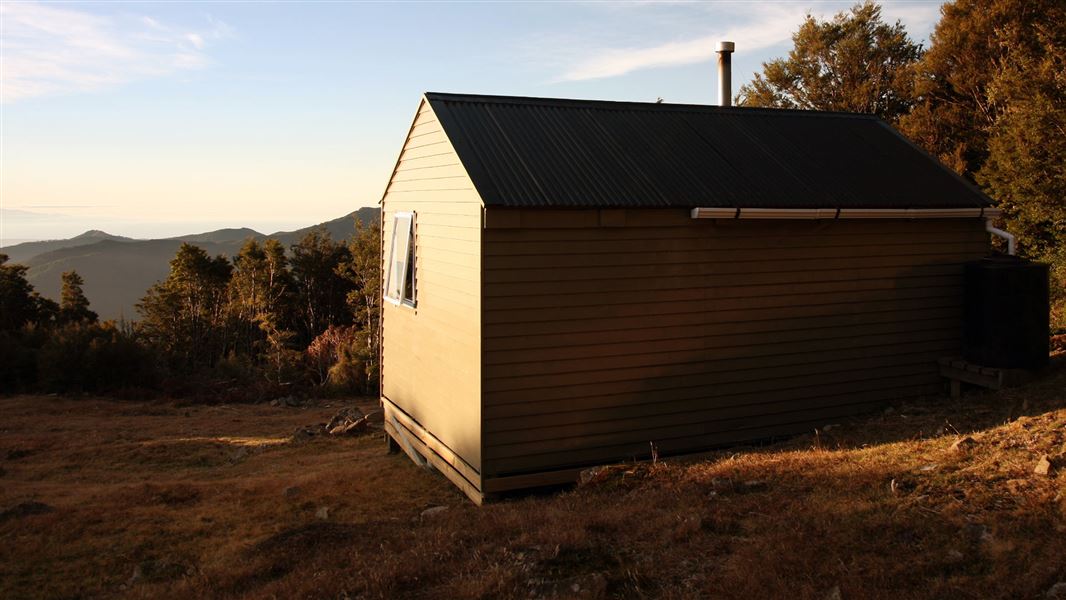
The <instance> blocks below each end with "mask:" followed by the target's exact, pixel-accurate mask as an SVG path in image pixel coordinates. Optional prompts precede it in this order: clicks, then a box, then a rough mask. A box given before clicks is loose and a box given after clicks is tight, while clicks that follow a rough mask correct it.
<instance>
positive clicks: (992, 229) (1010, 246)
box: [985, 219, 1014, 256]
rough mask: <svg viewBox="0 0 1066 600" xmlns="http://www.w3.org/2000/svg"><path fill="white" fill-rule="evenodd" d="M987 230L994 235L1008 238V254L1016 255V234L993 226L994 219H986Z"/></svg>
mask: <svg viewBox="0 0 1066 600" xmlns="http://www.w3.org/2000/svg"><path fill="white" fill-rule="evenodd" d="M985 231H987V232H988V233H991V234H992V235H994V236H997V237H1001V238H1003V239H1004V240H1007V254H1009V255H1011V256H1014V236H1013V235H1011V234H1009V233H1007V232H1006V231H1004V230H1002V229H999V228H998V227H993V226H992V219H985Z"/></svg>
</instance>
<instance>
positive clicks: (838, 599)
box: [825, 585, 844, 600]
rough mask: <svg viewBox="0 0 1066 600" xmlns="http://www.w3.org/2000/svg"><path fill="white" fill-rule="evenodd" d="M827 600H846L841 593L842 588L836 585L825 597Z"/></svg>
mask: <svg viewBox="0 0 1066 600" xmlns="http://www.w3.org/2000/svg"><path fill="white" fill-rule="evenodd" d="M825 600H844V596H843V594H841V593H840V586H839V585H834V586H833V587H832V589H830V590H829V592H828V593H827V594H826V595H825Z"/></svg>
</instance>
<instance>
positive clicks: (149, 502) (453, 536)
mask: <svg viewBox="0 0 1066 600" xmlns="http://www.w3.org/2000/svg"><path fill="white" fill-rule="evenodd" d="M1064 384H1066V369H1063V368H1056V369H1053V370H1052V372H1051V373H1049V374H1048V375H1047V376H1046V377H1044V378H1043V379H1041V380H1039V381H1036V382H1034V383H1033V384H1031V385H1029V386H1027V387H1025V388H1021V389H1015V390H1007V391H1004V392H1001V393H987V392H985V393H982V392H976V391H975V392H972V393H970V394H968V395H967V396H965V397H964V398H963V400H962V401H961V402H957V403H956V402H952V401H950V400H948V399H946V398H931V399H929V400H927V401H923V402H918V403H913V404H910V405H904V406H897V407H894V409H893V410H892V411H890V412H888V413H885V414H877V415H874V416H869V417H865V418H860V419H856V420H853V421H848V422H843V423H840V424H839V425H838V426H836V427H832V428H829V430H828V431H820V432H818V433H817V434H815V433H814V432H812V433H811V434H810V435H806V436H800V437H797V438H793V439H790V440H787V441H784V442H781V443H778V444H774V445H769V446H761V447H746V448H733V449H730V450H728V451H723V452H719V453H714V454H711V455H706V456H702V457H700V458H699V459H697V460H676V461H666V462H658V463H656V464H642V465H623V466H620V467H617V468H612V469H610V470H608V471H607V472H606V473H605V474H604V475H603V476H601V477H600V478H598V479H597V481H596V482H595V483H593V484H590V485H588V486H585V487H581V488H576V489H570V490H562V491H557V492H554V493H549V494H543V493H542V494H527V495H520V496H517V497H513V498H510V499H507V500H504V501H502V502H499V503H496V504H491V505H487V506H485V507H482V508H477V507H474V506H472V505H471V504H470V503H469V502H467V501H466V500H465V499H464V498H463V497H462V496H461V495H460V494H459V492H457V491H456V490H455V489H453V488H452V487H451V486H450V484H448V483H447V482H446V481H445V480H444V479H443V478H442V477H439V476H433V475H430V474H427V473H426V472H425V471H422V470H420V469H419V468H417V467H415V466H414V465H413V464H411V463H410V461H408V460H407V459H406V457H404V456H402V455H387V454H386V453H385V451H384V447H383V444H382V443H381V441H380V439H378V438H377V437H374V436H366V437H361V438H345V439H312V440H310V441H307V442H303V443H299V444H295V443H290V442H289V441H288V434H290V433H291V432H292V431H293V429H295V428H296V427H297V426H300V425H307V424H313V423H319V422H324V421H325V420H326V419H327V418H328V416H329V415H330V414H332V413H333V412H334V411H335V410H336V404H337V403H336V401H334V402H333V403H334V407H325V406H314V407H309V408H300V409H292V408H274V407H265V406H248V405H243V406H226V405H222V406H180V405H176V404H159V403H154V404H147V403H136V402H114V401H109V400H106V399H64V398H41V397H28V396H20V397H14V398H7V399H2V400H0V410H3V414H4V415H5V418H4V422H3V425H2V427H0V469H2V471H0V473H2V474H0V511H13V512H10V513H8V514H10V516H9V517H6V518H3V519H0V538H2V540H3V544H0V597H4V598H23V597H27V598H28V597H48V598H63V597H130V598H190V597H222V598H231V597H232V598H243V597H250V598H272V597H277V598H297V597H313V598H343V597H373V598H400V597H415V598H512V597H523V598H525V597H567V598H568V597H577V598H582V597H587V598H595V597H654V598H708V597H713V598H818V599H821V598H825V597H827V596H829V595H831V594H832V593H833V592H834V590H839V593H840V595H841V597H842V598H844V599H852V598H886V599H887V598H893V599H897V598H1041V597H1043V596H1044V594H1045V593H1046V591H1047V590H1048V589H1049V588H1050V587H1051V586H1052V585H1053V584H1055V583H1056V582H1059V581H1064V580H1066V493H1064V492H1066V474H1064V471H1066V464H1063V463H1062V462H1059V463H1057V464H1058V465H1059V467H1058V469H1057V470H1054V471H1053V472H1052V474H1051V475H1050V476H1043V475H1038V474H1035V473H1034V472H1033V468H1034V466H1035V465H1036V463H1037V461H1038V460H1039V458H1040V457H1041V456H1042V455H1045V454H1047V455H1050V456H1052V457H1055V456H1059V455H1061V454H1062V453H1064V452H1066V447H1064V445H1066V385H1064ZM368 402H369V401H368ZM967 436H969V437H972V438H973V442H974V443H972V444H970V445H969V447H967V448H964V449H963V450H953V449H952V448H951V446H952V444H953V443H954V442H956V441H957V440H959V439H961V438H963V437H967ZM964 445H965V444H964ZM34 502H35V503H42V504H45V505H47V506H48V507H51V509H52V510H43V509H41V508H40V506H37V505H35V504H30V503H34ZM437 505H446V506H448V507H449V508H448V510H446V511H444V512H441V513H438V514H435V515H433V516H427V517H425V518H423V517H422V516H421V513H422V511H423V510H424V509H426V508H428V507H430V506H437ZM19 506H23V507H24V508H23V509H18V507H19ZM323 508H325V509H327V510H326V511H325V513H324V516H325V517H326V518H322V517H323V511H322V509H323ZM20 511H21V512H20Z"/></svg>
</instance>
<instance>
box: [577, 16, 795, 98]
mask: <svg viewBox="0 0 1066 600" xmlns="http://www.w3.org/2000/svg"><path fill="white" fill-rule="evenodd" d="M746 9H747V10H746V12H747V13H748V14H749V15H750V16H748V17H747V18H744V19H743V22H740V23H738V24H734V25H730V26H726V27H721V28H720V29H718V30H717V31H714V30H712V32H711V33H710V34H708V35H702V36H699V37H696V38H691V39H687V40H679V41H669V42H664V43H660V44H656V45H651V46H642V47H622V48H599V49H592V50H590V51H588V52H587V53H586V54H585V55H584V56H580V57H577V58H576V59H575V60H574V61H573V62H572V63H571V66H570V68H569V69H567V70H566V71H564V72H563V73H562V75H560V76H559V77H558V78H557V81H583V80H588V79H601V78H605V77H617V76H619V75H625V74H627V73H631V72H633V71H638V70H641V69H651V68H659V67H675V66H681V65H688V64H693V63H698V62H703V61H708V60H712V59H713V58H714V56H715V47H716V45H717V43H718V42H719V41H720V40H734V41H736V42H737V44H738V46H742V47H743V49H744V50H745V51H755V50H761V49H763V48H767V47H770V46H774V45H777V44H780V43H783V42H787V41H789V40H790V39H792V32H793V31H795V29H796V28H797V27H798V26H799V24H800V23H802V22H803V17H804V16H805V15H806V12H807V11H806V9H805V8H804V7H803V6H801V5H797V4H788V5H768V6H767V5H752V6H749V7H746ZM728 20H731V21H732V20H735V16H734V18H730V19H728Z"/></svg>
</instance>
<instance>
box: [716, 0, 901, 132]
mask: <svg viewBox="0 0 1066 600" xmlns="http://www.w3.org/2000/svg"><path fill="white" fill-rule="evenodd" d="M792 41H793V44H794V46H793V49H792V50H791V51H790V52H789V54H788V58H787V59H784V58H779V59H775V60H772V61H770V62H767V63H763V72H762V73H761V74H760V73H756V74H755V79H754V80H753V81H752V82H751V84H749V85H745V86H742V87H741V88H740V93H739V94H738V102H737V104H739V105H741V106H751V107H760V106H761V107H771V108H799V109H807V110H837V111H849V112H859V113H869V114H875V115H877V116H879V117H881V118H883V119H885V120H886V121H889V122H891V123H894V122H896V121H897V120H898V119H899V118H900V116H902V115H904V114H906V112H907V111H908V110H909V109H910V107H911V96H912V94H911V89H910V88H911V81H912V78H911V73H910V71H911V69H912V68H913V66H914V64H915V63H916V62H917V60H918V59H919V58H920V57H921V53H922V48H921V45H919V44H915V43H914V42H913V41H912V40H911V39H910V38H909V37H908V36H907V31H906V29H905V28H904V27H903V24H902V23H900V22H899V21H896V23H895V24H894V25H888V24H886V23H884V22H883V21H882V20H881V8H880V7H879V6H877V5H876V4H873V3H872V2H866V3H864V4H858V5H856V6H855V7H853V8H852V9H851V11H850V13H847V12H842V13H839V14H837V15H836V16H835V17H833V19H832V20H830V21H825V22H819V21H817V20H816V19H815V18H814V17H812V16H810V15H807V18H806V20H804V22H803V24H802V25H801V26H800V28H799V30H798V31H796V33H795V34H793V36H792Z"/></svg>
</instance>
